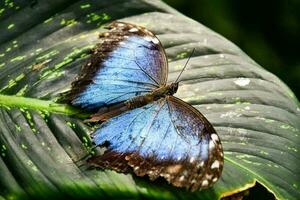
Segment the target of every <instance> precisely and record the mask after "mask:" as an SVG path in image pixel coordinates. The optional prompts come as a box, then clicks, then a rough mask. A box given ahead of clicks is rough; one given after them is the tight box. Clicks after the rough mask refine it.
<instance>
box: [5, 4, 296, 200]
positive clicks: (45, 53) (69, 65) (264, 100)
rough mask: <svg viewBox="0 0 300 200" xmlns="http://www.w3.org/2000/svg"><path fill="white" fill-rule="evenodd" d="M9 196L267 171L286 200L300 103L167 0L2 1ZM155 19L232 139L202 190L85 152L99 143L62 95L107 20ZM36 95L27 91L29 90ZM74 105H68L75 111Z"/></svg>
mask: <svg viewBox="0 0 300 200" xmlns="http://www.w3.org/2000/svg"><path fill="white" fill-rule="evenodd" d="M2 4H3V5H1V7H0V30H1V32H0V91H1V92H0V93H1V95H0V104H1V105H2V106H1V107H0V127H1V128H0V153H1V157H0V176H1V178H0V199H1V200H2V199H14V198H33V197H34V198H48V199H51V198H54V197H56V198H57V197H61V198H64V197H68V198H97V199H99V198H100V197H102V198H108V197H110V198H120V197H122V198H130V199H132V198H136V199H144V198H152V199H183V198H188V199H218V198H220V197H221V196H226V195H230V194H233V193H237V192H240V191H242V190H245V189H247V188H249V187H252V186H253V185H254V184H255V182H256V181H258V182H259V183H261V184H262V185H263V186H265V187H266V188H267V189H268V190H269V191H270V192H271V193H273V194H274V195H275V196H276V198H278V199H297V198H299V196H300V192H299V190H300V189H299V187H300V170H299V167H298V166H299V165H300V155H299V153H298V151H299V150H300V148H299V144H300V139H299V137H300V136H299V134H300V133H299V129H300V109H299V102H298V100H297V99H296V98H295V97H294V95H293V93H292V92H291V91H290V90H289V89H288V88H287V87H286V86H285V85H284V84H283V83H282V82H281V81H280V80H279V79H278V78H276V77H275V76H274V75H272V74H271V73H269V72H267V71H265V70H264V69H263V68H261V67H260V66H259V65H258V64H256V63H255V62H254V61H253V60H251V59H250V58H249V57H247V55H245V54H244V53H243V52H242V51H241V50H240V49H239V48H237V47H236V46H235V45H234V44H232V43H231V42H229V41H227V40H226V39H224V38H223V37H222V36H220V35H218V34H216V33H214V32H213V31H211V30H209V29H208V28H206V27H204V26H202V25H201V24H199V23H197V22H195V21H193V20H191V19H188V18H187V17H185V16H183V15H181V14H180V13H178V12H177V11H175V10H173V9H171V8H170V7H168V6H167V5H165V4H163V3H162V2H160V1H150V0H149V1H147V0H129V1H122V0H106V1H104V0H102V1H100V0H98V1H92V0H90V1H89V0H86V1H71V0H65V1H62V0H52V1H46V0H36V1H31V2H30V1H21V0H19V1H10V0H6V1H2ZM112 20H122V21H128V22H131V23H136V24H140V25H143V26H146V27H147V28H148V29H150V30H152V31H153V32H154V33H156V34H157V35H158V37H159V39H160V40H161V41H162V43H163V45H164V47H165V48H166V52H167V55H168V58H169V61H170V72H169V80H170V81H172V80H174V79H175V77H176V76H177V75H178V73H179V71H180V69H181V68H182V66H183V64H184V62H185V61H186V56H187V55H188V54H189V52H190V51H191V50H192V49H193V48H196V53H195V55H194V56H193V58H192V59H191V61H190V63H189V67H188V69H187V70H186V71H185V72H184V73H183V76H182V82H181V84H180V88H179V91H178V93H177V96H178V97H180V98H182V99H184V100H185V101H187V102H189V103H191V104H193V105H194V106H195V107H196V108H198V109H199V110H200V111H201V112H202V113H203V114H204V115H205V116H207V118H208V119H209V120H210V121H211V122H212V124H213V125H214V126H215V128H216V130H217V131H218V133H219V135H220V137H221V139H222V143H223V146H224V150H225V166H224V172H223V175H222V178H221V180H220V181H219V182H217V184H216V185H215V186H214V187H212V188H211V189H208V190H204V191H201V192H196V193H189V192H187V191H185V190H181V189H176V188H174V187H171V186H169V185H167V184H164V183H161V182H160V181H156V182H150V181H148V179H147V178H137V177H135V176H132V175H130V174H127V175H125V174H118V173H116V172H114V171H110V170H105V171H99V170H92V169H89V168H88V167H87V166H86V165H85V164H84V162H75V161H77V160H79V159H80V158H82V157H83V156H84V155H86V154H87V152H88V151H89V150H90V140H89V137H88V135H89V133H90V132H91V131H93V127H88V126H87V125H85V124H84V123H83V122H82V120H81V119H80V118H81V117H83V115H81V114H76V113H77V112H78V110H76V109H73V108H70V107H68V106H65V105H61V104H55V103H53V102H54V101H55V99H57V97H58V95H59V93H61V92H63V91H66V90H67V89H68V88H69V87H70V83H71V82H72V80H73V79H74V77H75V76H76V74H77V73H78V71H79V69H80V66H81V65H82V64H83V63H84V62H86V59H87V58H88V56H89V50H90V48H92V47H93V46H94V45H95V43H97V33H98V32H99V31H103V28H102V27H101V26H102V25H103V24H104V23H106V22H109V21H112ZM24 97H26V98H24ZM72 113H73V114H76V115H75V116H72V117H70V116H68V115H69V114H72Z"/></svg>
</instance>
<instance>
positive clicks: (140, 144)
mask: <svg viewBox="0 0 300 200" xmlns="http://www.w3.org/2000/svg"><path fill="white" fill-rule="evenodd" d="M93 140H94V142H95V143H96V145H100V146H101V145H105V146H106V147H107V150H106V151H105V153H104V154H103V155H99V156H96V157H93V158H91V159H90V160H89V162H90V163H92V164H94V165H96V166H98V167H103V168H110V169H114V170H117V171H122V172H128V171H129V170H132V171H133V172H134V173H135V174H136V175H138V176H144V175H148V176H149V177H150V179H152V180H154V179H156V178H158V177H160V176H161V177H164V178H165V179H166V180H167V181H168V182H170V183H172V184H173V185H175V186H178V187H186V188H188V189H191V190H197V189H202V188H207V187H209V186H210V185H212V184H213V183H214V182H216V181H217V180H218V178H219V177H220V174H221V171H222V167H223V152H222V147H221V144H220V140H219V137H218V135H217V134H216V132H215V130H214V129H213V127H212V125H211V124H210V123H209V122H208V121H207V120H206V119H205V117H204V116H203V115H202V114H201V113H200V112H199V111H198V110H196V109H195V108H193V107H192V106H190V105H188V104H187V103H185V102H183V101H181V100H179V99H177V98H176V97H173V96H167V97H166V98H163V99H160V100H158V101H155V102H153V103H150V104H148V105H145V106H143V107H141V108H137V109H134V110H131V111H128V112H125V113H123V114H121V115H119V116H116V117H113V118H111V119H110V120H108V121H107V122H105V123H103V124H102V125H101V126H100V128H98V129H97V130H96V132H95V133H94V134H93Z"/></svg>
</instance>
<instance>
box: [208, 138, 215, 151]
mask: <svg viewBox="0 0 300 200" xmlns="http://www.w3.org/2000/svg"><path fill="white" fill-rule="evenodd" d="M213 148H215V143H214V141H212V140H211V141H209V150H212V149H213Z"/></svg>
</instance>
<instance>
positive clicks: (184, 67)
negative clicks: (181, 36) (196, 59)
mask: <svg viewBox="0 0 300 200" xmlns="http://www.w3.org/2000/svg"><path fill="white" fill-rule="evenodd" d="M194 52H195V48H193V51H192V52H191V54H190V56H189V58H188V59H187V61H186V63H185V65H184V67H183V68H182V70H181V72H180V74H179V75H178V77H177V79H176V81H175V83H177V82H178V80H179V78H180V76H181V74H182V72H183V71H184V70H185V68H186V66H187V64H188V62H189V61H190V59H191V57H192V56H193V54H194Z"/></svg>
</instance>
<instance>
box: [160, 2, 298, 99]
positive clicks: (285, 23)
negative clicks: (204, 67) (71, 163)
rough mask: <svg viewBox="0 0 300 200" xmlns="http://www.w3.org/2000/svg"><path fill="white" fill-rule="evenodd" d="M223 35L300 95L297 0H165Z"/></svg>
mask: <svg viewBox="0 0 300 200" xmlns="http://www.w3.org/2000/svg"><path fill="white" fill-rule="evenodd" d="M164 1H165V2H166V3H167V4H169V5H171V6H172V7H174V8H175V9H177V10H179V11H180V12H181V13H183V14H185V15H187V16H189V17H190V18H193V19H195V20H197V21H199V22H200V23H202V24H204V25H206V26H207V27H209V28H211V29H213V30H214V31H216V32H218V33H220V34H221V35H223V36H225V37H226V38H228V39H229V40H231V41H232V42H234V43H235V44H236V45H237V46H239V47H240V48H241V49H242V50H243V51H245V52H246V53H247V54H248V55H249V56H250V57H251V58H253V59H254V60H255V61H256V62H257V63H259V64H260V65H261V66H263V67H264V68H265V69H267V70H268V71H270V72H272V73H273V74H275V75H277V76H278V77H279V78H280V79H281V80H283V82H285V83H286V84H287V85H288V86H289V87H290V88H291V89H292V91H293V92H294V93H295V95H296V96H297V97H298V99H300V58H299V53H300V51H299V48H300V0H273V1H262V0H252V1H241V0H227V1H223V0H164Z"/></svg>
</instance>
